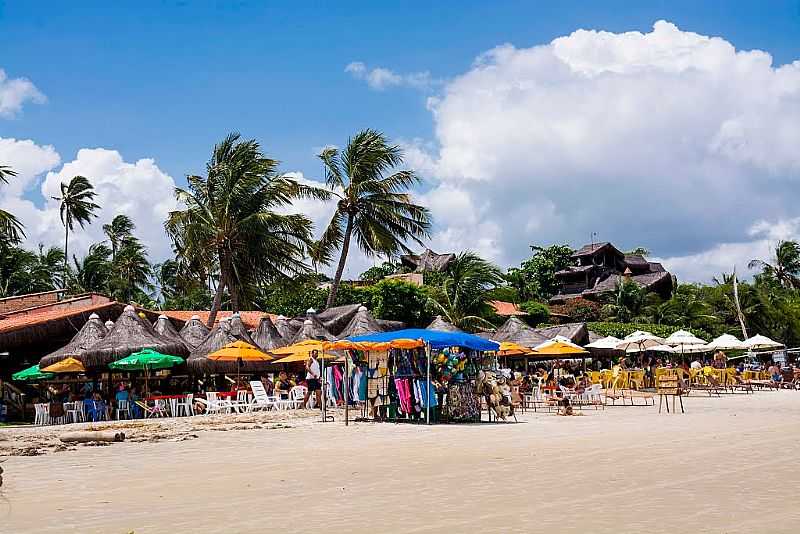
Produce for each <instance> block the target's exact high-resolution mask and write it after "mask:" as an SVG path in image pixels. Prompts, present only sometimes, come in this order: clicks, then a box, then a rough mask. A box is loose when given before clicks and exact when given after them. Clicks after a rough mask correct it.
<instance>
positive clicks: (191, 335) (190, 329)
mask: <svg viewBox="0 0 800 534" xmlns="http://www.w3.org/2000/svg"><path fill="white" fill-rule="evenodd" d="M208 332H209V330H208V327H207V326H206V325H204V324H203V322H202V321H201V320H200V316H199V315H192V317H191V319H189V320H188V321H186V324H184V325H183V328H181V331H180V332H178V334H179V335H180V336H181V339H182V340H183V344H184V345H186V346H187V347H188V348H189V350H190V351H193V350H194V349H196V348H197V347H198V346H199V345H200V343H202V342H203V341H205V339H206V338H207V337H208Z"/></svg>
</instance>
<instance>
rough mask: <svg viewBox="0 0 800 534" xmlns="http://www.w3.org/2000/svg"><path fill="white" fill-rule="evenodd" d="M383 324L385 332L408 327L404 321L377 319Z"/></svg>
mask: <svg viewBox="0 0 800 534" xmlns="http://www.w3.org/2000/svg"><path fill="white" fill-rule="evenodd" d="M375 320H376V321H378V324H379V325H381V328H383V331H384V332H391V331H393V330H402V329H403V328H405V327H406V323H404V322H403V321H390V320H389V319H375Z"/></svg>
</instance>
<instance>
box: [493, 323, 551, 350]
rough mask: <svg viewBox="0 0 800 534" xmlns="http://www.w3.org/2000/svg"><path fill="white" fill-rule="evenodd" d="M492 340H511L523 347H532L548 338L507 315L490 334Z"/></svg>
mask: <svg viewBox="0 0 800 534" xmlns="http://www.w3.org/2000/svg"><path fill="white" fill-rule="evenodd" d="M492 339H493V340H494V341H498V342H503V341H512V342H514V343H518V344H520V345H522V346H524V347H530V348H533V347H535V346H536V345H539V344H541V343H544V342H545V341H548V340H549V339H550V338H548V337H545V336H543V335H542V334H539V333H537V332H536V331H535V330H534V329H533V328H531V327H530V326H528V325H527V324H525V323H524V322H523V321H522V320H520V319H518V318H516V317H509V318H508V320H507V321H506V322H505V323H503V326H501V327H500V328H498V329H497V331H496V332H495V333H494V335H493V336H492Z"/></svg>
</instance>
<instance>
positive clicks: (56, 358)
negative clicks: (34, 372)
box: [39, 313, 108, 369]
mask: <svg viewBox="0 0 800 534" xmlns="http://www.w3.org/2000/svg"><path fill="white" fill-rule="evenodd" d="M107 333H108V329H107V328H106V326H105V325H104V324H103V321H101V320H100V316H99V315H97V314H96V313H93V314H91V315H90V316H89V320H88V321H86V323H85V324H84V325H83V328H81V329H80V330H79V331H78V333H77V334H75V336H74V337H73V338H72V339H71V340H70V342H69V343H67V344H66V345H64V346H63V347H61V348H60V349H58V350H57V351H55V352H51V353H50V354H48V355H47V356H45V357H43V358H42V359H41V360H39V367H40V368H42V369H44V368H45V367H47V366H49V365H53V364H54V363H57V362H60V361H61V360H63V359H64V358H67V357H68V356H81V355H82V354H83V352H84V351H85V350H86V349H88V348H89V347H91V346H92V345H94V344H95V343H97V342H98V341H100V340H101V339H103V338H104V337H105V336H106V334H107Z"/></svg>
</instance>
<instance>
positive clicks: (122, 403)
mask: <svg viewBox="0 0 800 534" xmlns="http://www.w3.org/2000/svg"><path fill="white" fill-rule="evenodd" d="M116 414H117V415H116V418H117V420H119V419H122V417H121V416H122V414H125V419H130V418H131V407H130V404H129V403H128V401H127V400H118V401H117V409H116Z"/></svg>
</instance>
